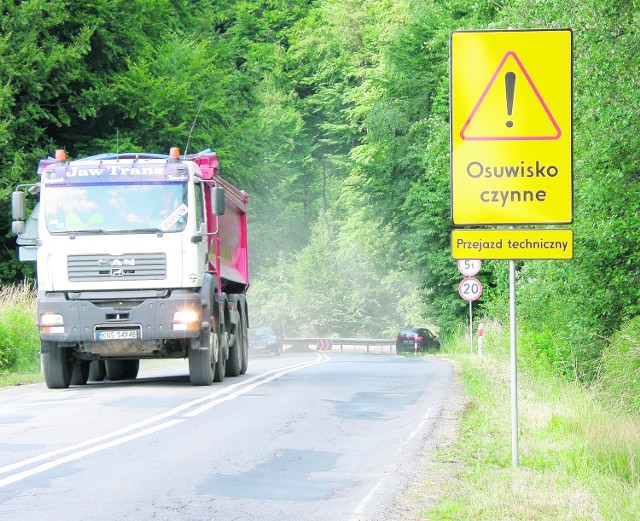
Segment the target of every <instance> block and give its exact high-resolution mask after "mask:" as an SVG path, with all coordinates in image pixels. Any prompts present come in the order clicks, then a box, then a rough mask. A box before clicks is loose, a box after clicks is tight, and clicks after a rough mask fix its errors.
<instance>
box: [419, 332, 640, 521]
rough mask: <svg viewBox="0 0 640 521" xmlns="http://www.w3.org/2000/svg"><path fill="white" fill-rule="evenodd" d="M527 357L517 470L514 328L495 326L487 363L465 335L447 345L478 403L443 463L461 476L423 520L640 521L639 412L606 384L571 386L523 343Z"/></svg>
mask: <svg viewBox="0 0 640 521" xmlns="http://www.w3.org/2000/svg"><path fill="white" fill-rule="evenodd" d="M612 345H615V344H612ZM612 349H616V348H615V347H614V348H612ZM624 349H626V348H622V350H623V351H624ZM518 350H519V367H518V369H519V372H518V393H519V397H518V410H519V411H518V412H519V415H518V416H519V431H520V433H519V456H520V462H519V466H518V467H517V468H513V466H512V461H511V404H510V365H509V331H508V326H507V327H505V326H503V325H502V324H501V323H500V322H498V321H497V320H493V321H491V322H489V323H488V324H487V326H486V329H485V345H484V355H483V356H478V355H475V354H474V355H470V354H469V339H468V333H467V332H466V331H463V330H462V329H461V331H460V333H459V334H457V335H456V336H455V338H454V339H453V340H452V342H451V343H449V344H448V345H447V348H446V355H447V356H450V357H451V358H453V359H454V360H456V361H457V362H458V364H459V367H460V374H461V376H462V379H463V382H464V388H465V391H466V392H467V394H468V400H469V401H468V403H467V404H466V407H465V410H464V413H463V414H462V417H461V427H460V434H459V437H458V439H457V441H456V442H455V443H454V445H452V446H450V447H449V448H448V449H447V450H446V451H445V452H443V453H442V454H440V456H439V461H440V463H439V464H440V465H442V467H443V468H444V469H446V471H447V472H448V474H449V475H451V476H453V479H450V480H448V481H446V482H445V484H444V487H443V494H442V496H441V499H440V500H439V502H438V503H437V505H436V506H435V507H434V508H433V509H431V510H429V511H425V512H421V513H420V517H421V518H424V519H432V520H434V521H435V520H439V521H440V520H461V519H469V520H471V519H473V520H491V521H494V520H513V519H522V520H524V519H531V520H537V519H545V520H547V519H549V520H551V519H558V520H560V519H562V520H571V521H573V520H584V521H592V520H611V521H619V520H629V521H633V520H637V519H640V514H639V512H640V414H638V411H637V410H636V412H635V413H634V414H632V413H630V412H629V411H628V408H627V406H626V405H625V404H623V403H621V402H620V401H619V400H617V399H616V397H617V392H615V391H612V390H610V389H606V388H605V387H603V386H602V385H599V384H598V385H595V384H594V386H592V387H590V388H585V387H584V386H581V385H579V384H578V383H577V382H576V381H573V382H570V381H567V380H566V379H565V378H564V377H562V376H561V375H560V374H558V371H557V370H555V369H554V368H553V367H551V366H550V365H548V364H541V363H540V361H539V359H537V358H536V357H535V356H532V355H534V354H535V351H534V350H533V346H532V345H531V344H529V343H528V342H527V340H522V341H519V342H518ZM630 383H631V382H629V381H627V382H626V384H630ZM626 384H625V385H626ZM426 486H429V484H426Z"/></svg>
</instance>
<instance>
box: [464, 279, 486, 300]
mask: <svg viewBox="0 0 640 521" xmlns="http://www.w3.org/2000/svg"><path fill="white" fill-rule="evenodd" d="M458 293H460V296H461V297H462V298H463V299H465V300H468V301H469V302H472V301H474V300H478V298H479V297H480V295H482V284H480V281H479V280H478V279H476V278H474V277H466V278H464V279H462V281H461V282H460V285H459V286H458Z"/></svg>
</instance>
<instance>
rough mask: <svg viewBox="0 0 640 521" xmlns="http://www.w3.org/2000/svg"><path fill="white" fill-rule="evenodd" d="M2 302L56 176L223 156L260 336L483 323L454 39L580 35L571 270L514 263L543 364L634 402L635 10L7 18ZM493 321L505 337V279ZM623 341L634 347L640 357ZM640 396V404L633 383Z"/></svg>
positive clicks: (74, 11) (42, 1) (430, 2)
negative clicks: (457, 197)
mask: <svg viewBox="0 0 640 521" xmlns="http://www.w3.org/2000/svg"><path fill="white" fill-rule="evenodd" d="M0 16H1V17H2V20H3V23H2V27H1V28H0V149H1V150H2V151H3V152H2V154H1V155H0V182H1V185H0V186H1V190H2V197H0V212H1V214H2V215H3V216H4V219H3V220H2V221H0V222H1V223H2V246H3V247H2V249H1V250H0V282H2V284H3V285H10V284H18V283H21V282H22V281H23V280H25V279H26V280H33V277H34V266H33V264H28V263H20V262H19V261H18V260H17V252H16V246H15V236H13V235H12V234H11V224H10V221H11V210H10V200H11V192H12V190H13V189H14V187H15V186H16V185H17V184H19V183H24V182H33V181H35V180H36V179H35V178H36V173H35V172H36V166H37V163H38V160H39V159H41V158H43V157H46V156H49V155H52V154H53V153H54V151H55V150H56V149H58V148H64V149H65V150H66V151H67V154H68V156H69V157H70V158H78V157H83V156H86V155H91V154H97V153H103V152H116V151H120V152H125V151H126V152H132V151H133V152H135V151H145V152H155V153H166V152H168V150H169V148H170V147H173V146H178V147H180V149H181V151H183V152H186V151H188V152H196V151H198V150H202V149H206V148H211V149H212V150H215V151H216V152H217V154H218V157H219V158H220V161H221V169H222V175H223V176H224V177H225V178H227V179H229V180H230V181H231V182H233V183H234V184H235V185H236V186H238V187H240V188H242V189H244V190H246V191H247V192H248V193H249V196H250V265H251V277H252V284H251V288H250V290H249V299H250V305H251V310H252V311H251V316H252V322H253V324H254V325H257V324H258V323H260V322H266V321H270V322H271V323H273V324H274V325H276V327H277V328H278V329H279V330H280V331H281V332H282V333H283V334H287V335H289V336H305V335H323V336H349V337H355V336H362V335H367V336H376V337H377V336H383V337H389V338H391V337H393V336H395V334H396V332H397V330H398V329H399V328H401V327H404V326H407V325H430V326H432V327H434V328H436V329H437V330H438V331H439V333H440V336H441V338H442V339H443V340H446V339H447V338H449V337H451V335H454V334H456V332H459V331H460V328H461V327H463V325H464V323H465V321H466V320H467V314H468V307H467V303H466V302H465V301H463V300H462V299H460V297H459V295H458V292H457V286H458V283H459V281H460V274H459V273H458V271H457V266H456V262H455V261H454V260H453V259H452V257H451V247H450V234H451V230H452V225H451V220H450V210H451V208H450V207H451V194H450V186H449V185H450V172H449V164H450V157H449V132H450V129H449V41H450V35H451V32H452V31H455V30H472V29H473V30H480V29H507V28H515V29H524V28H570V29H571V30H572V31H573V125H574V143H573V149H574V152H573V155H574V165H573V170H574V215H575V220H574V223H573V224H572V225H571V228H572V229H573V232H574V236H575V245H574V257H573V259H571V260H569V261H520V262H518V263H517V281H518V294H517V300H518V327H519V335H520V337H521V338H522V344H523V347H524V349H525V352H526V353H528V355H530V356H532V357H535V358H536V359H537V360H540V361H541V363H542V362H544V363H547V364H550V365H551V366H553V367H556V368H557V369H558V371H560V372H562V373H564V374H565V375H566V376H568V377H571V378H577V379H580V380H583V381H585V382H588V381H592V380H594V379H599V378H605V377H606V376H607V374H608V373H615V372H616V371H617V372H623V373H625V374H627V375H629V376H630V377H629V378H627V379H626V380H625V383H624V385H625V386H627V388H624V389H620V390H619V392H620V394H621V396H623V401H624V403H623V405H624V406H625V407H626V408H631V409H634V410H636V411H637V410H638V409H640V404H639V403H638V402H639V400H640V398H638V393H637V381H638V378H640V349H639V347H638V341H639V340H640V339H639V338H638V335H637V334H635V335H634V332H635V331H637V329H638V327H639V326H638V325H639V324H640V318H638V316H639V315H640V299H639V296H640V284H639V283H640V254H639V252H638V237H637V233H636V231H637V229H638V228H639V227H640V205H639V203H638V201H640V124H639V123H638V116H639V114H640V85H639V81H640V80H639V78H640V60H639V59H638V56H640V4H639V2H638V1H637V0H545V1H538V2H534V1H531V0H287V1H285V0H92V1H91V2H87V1H85V0H25V1H14V0H0ZM479 278H480V280H481V281H482V283H483V286H484V294H483V296H482V298H481V299H480V300H479V301H478V302H477V304H476V310H475V313H476V314H478V316H482V317H483V318H484V319H485V320H487V321H491V320H494V321H498V322H503V323H505V321H506V320H507V319H508V318H507V317H508V292H509V285H508V264H507V262H506V261H491V262H485V263H484V264H483V270H482V272H481V273H480V274H479ZM621 338H625V339H630V341H627V342H624V343H623V344H624V346H625V347H624V348H621V347H620V346H621V345H622V344H621V342H620V339H621ZM629 386H631V387H629Z"/></svg>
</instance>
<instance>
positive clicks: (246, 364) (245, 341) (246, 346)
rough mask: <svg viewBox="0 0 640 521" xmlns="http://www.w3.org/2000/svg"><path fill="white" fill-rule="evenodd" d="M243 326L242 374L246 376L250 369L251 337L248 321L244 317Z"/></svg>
mask: <svg viewBox="0 0 640 521" xmlns="http://www.w3.org/2000/svg"><path fill="white" fill-rule="evenodd" d="M241 325H242V327H241V334H242V340H241V344H242V367H241V368H240V374H245V373H246V372H247V369H248V368H249V335H248V334H247V321H246V319H245V318H244V317H243V318H242V324H241Z"/></svg>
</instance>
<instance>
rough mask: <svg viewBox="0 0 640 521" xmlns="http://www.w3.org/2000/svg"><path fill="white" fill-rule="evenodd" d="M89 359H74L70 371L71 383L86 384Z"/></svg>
mask: <svg viewBox="0 0 640 521" xmlns="http://www.w3.org/2000/svg"><path fill="white" fill-rule="evenodd" d="M90 365H91V362H90V361H89V360H76V362H75V363H74V364H73V372H72V373H71V385H87V380H89V366H90Z"/></svg>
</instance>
